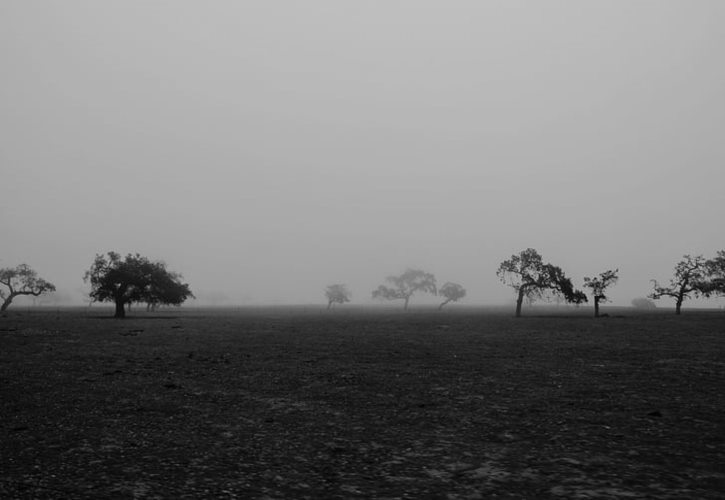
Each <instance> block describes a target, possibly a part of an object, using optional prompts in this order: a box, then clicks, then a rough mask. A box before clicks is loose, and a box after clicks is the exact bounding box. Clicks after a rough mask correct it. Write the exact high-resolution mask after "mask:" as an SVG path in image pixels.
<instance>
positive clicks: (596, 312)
mask: <svg viewBox="0 0 725 500" xmlns="http://www.w3.org/2000/svg"><path fill="white" fill-rule="evenodd" d="M594 317H595V318H598V317H599V297H598V296H595V297H594Z"/></svg>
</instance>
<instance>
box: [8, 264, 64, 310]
mask: <svg viewBox="0 0 725 500" xmlns="http://www.w3.org/2000/svg"><path fill="white" fill-rule="evenodd" d="M0 285H4V286H5V287H6V289H7V290H3V289H0V299H2V301H3V303H2V305H1V306H0V311H4V310H6V309H7V308H8V307H10V304H11V303H12V302H13V299H14V298H15V297H17V296H18V295H31V296H33V297H37V296H39V295H41V294H44V293H47V292H54V291H55V285H53V284H52V283H50V282H48V281H45V280H44V279H42V278H39V277H38V273H37V272H35V270H33V269H32V268H31V267H30V266H29V265H27V264H20V265H19V266H17V267H5V268H3V269H0Z"/></svg>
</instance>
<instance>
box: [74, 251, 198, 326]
mask: <svg viewBox="0 0 725 500" xmlns="http://www.w3.org/2000/svg"><path fill="white" fill-rule="evenodd" d="M83 281H85V282H90V284H91V291H90V293H89V296H90V297H91V298H92V299H93V300H94V301H98V302H113V303H115V305H116V313H115V315H114V316H115V317H116V318H123V317H125V316H126V311H125V307H124V306H126V305H127V304H131V303H132V302H145V303H146V304H149V305H151V306H152V307H156V306H158V305H159V304H173V305H179V304H181V303H182V302H184V301H185V300H186V299H187V298H190V297H193V296H194V295H193V294H192V293H191V290H189V285H187V284H186V283H182V282H181V275H180V274H178V273H174V272H170V271H167V270H166V264H164V263H163V262H152V261H150V260H149V259H147V258H146V257H142V256H141V255H139V254H128V255H127V256H126V257H125V258H123V259H122V258H121V256H120V255H119V254H118V253H116V252H108V254H107V256H104V255H102V254H98V255H96V258H95V260H94V262H93V265H92V266H91V268H90V269H89V270H88V271H86V273H85V275H84V276H83Z"/></svg>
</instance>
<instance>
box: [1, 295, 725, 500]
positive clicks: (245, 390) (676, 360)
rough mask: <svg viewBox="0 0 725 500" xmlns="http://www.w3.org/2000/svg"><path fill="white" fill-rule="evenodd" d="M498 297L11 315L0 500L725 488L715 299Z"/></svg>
mask: <svg viewBox="0 0 725 500" xmlns="http://www.w3.org/2000/svg"><path fill="white" fill-rule="evenodd" d="M567 311H568V310H567ZM512 312H513V311H509V310H506V311H503V312H501V311H496V310H485V309H479V310H475V309H467V310H460V309H451V310H449V311H443V312H438V311H429V310H418V311H412V312H410V313H407V314H403V313H401V312H398V311H391V310H380V311H374V312H373V311H363V310H355V309H352V308H351V309H344V308H343V309H340V310H338V311H332V312H327V311H323V310H319V309H316V308H307V309H290V310H285V309H282V308H266V309H265V308H256V309H245V310H222V311H213V310H197V311H193V310H192V311H188V310H173V311H161V312H158V313H155V314H147V313H145V312H132V316H131V317H129V318H128V319H126V320H113V319H110V318H106V317H105V316H104V315H106V314H110V313H111V311H110V310H103V311H100V310H88V311H86V310H81V309H77V310H61V311H57V312H56V311H40V312H32V311H31V312H29V311H12V310H10V311H8V314H7V315H6V316H5V317H0V397H1V398H2V405H1V406H0V440H1V443H0V444H1V446H0V497H1V498H101V497H112V498H199V497H215V498H312V499H317V498H422V497H426V498H450V499H458V498H460V499H464V498H470V499H475V498H492V497H495V498H532V499H534V498H617V497H622V498H672V499H675V498H678V499H681V498H703V499H707V498H711V499H715V498H722V495H723V491H725V466H724V465H723V464H725V417H724V415H725V314H723V313H722V312H721V311H711V312H704V311H700V312H691V311H685V312H684V314H683V316H681V317H676V316H674V315H673V314H672V312H671V311H667V313H666V314H665V313H663V312H656V313H648V314H641V313H639V314H637V313H635V312H634V311H632V310H621V311H618V312H617V314H616V315H614V314H613V315H612V317H608V318H600V319H597V320H595V319H594V318H590V317H589V316H585V315H583V314H580V313H577V314H573V315H570V316H559V315H556V314H553V313H549V314H547V315H540V316H536V317H534V316H529V317H524V318H520V319H514V318H512V317H511V314H512ZM607 312H610V313H611V311H609V310H608V311H607ZM529 314H531V312H530V311H529Z"/></svg>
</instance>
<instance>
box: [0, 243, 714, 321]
mask: <svg viewBox="0 0 725 500" xmlns="http://www.w3.org/2000/svg"><path fill="white" fill-rule="evenodd" d="M618 273H619V270H618V269H610V270H606V271H604V272H601V273H599V274H598V275H596V276H594V277H588V276H587V277H585V278H584V283H583V288H588V289H589V294H590V295H591V297H592V299H593V301H594V316H595V317H598V316H599V307H600V304H601V303H603V302H607V301H608V298H607V295H606V291H607V289H608V288H609V287H611V286H612V285H614V284H615V283H616V282H617V281H618V279H619V276H618ZM496 276H497V277H498V278H499V280H500V281H501V282H502V283H504V284H505V285H508V286H510V287H511V288H513V290H514V292H515V295H516V310H515V315H516V317H519V316H521V311H522V305H523V302H524V300H527V301H529V302H534V301H535V300H538V299H551V298H557V299H563V300H564V301H566V302H567V303H572V304H582V303H586V302H589V300H588V298H587V294H586V293H584V292H583V291H581V290H578V289H576V288H575V287H574V285H573V283H572V281H571V279H570V278H568V277H567V276H566V274H565V273H564V271H563V270H562V269H561V268H560V267H559V266H555V265H553V264H551V263H547V262H544V261H543V259H542V257H541V255H540V254H539V253H538V252H537V251H536V250H535V249H533V248H527V249H526V250H523V251H521V252H519V253H518V254H514V255H512V256H511V257H510V258H509V259H506V260H504V261H503V262H501V264H500V265H499V267H498V269H497V271H496ZM182 279H183V278H182V275H181V274H179V273H177V272H173V271H169V270H168V269H166V264H165V263H164V262H162V261H151V260H149V259H148V258H146V257H143V256H141V255H139V254H138V253H136V254H130V253H129V254H128V255H126V256H125V257H121V255H120V254H118V253H117V252H107V254H106V255H103V254H97V255H96V257H95V259H94V261H93V264H92V265H91V267H90V268H89V269H88V270H87V271H86V272H85V273H84V275H83V280H84V281H85V282H86V283H89V284H90V286H91V291H90V292H89V294H88V295H89V298H90V299H91V302H112V303H113V304H115V313H114V317H116V318H123V317H125V315H126V309H127V308H130V306H131V304H133V303H144V304H146V307H147V309H149V310H155V309H156V308H158V307H159V306H161V305H177V306H178V305H181V304H182V303H183V302H185V301H186V300H187V299H189V298H194V295H193V293H192V292H191V289H190V288H189V285H188V284H187V283H183V282H182ZM651 282H652V286H653V291H652V293H650V294H649V295H648V298H649V299H652V300H658V299H660V298H662V297H671V298H673V299H674V300H675V314H678V315H679V314H680V313H681V309H682V304H683V302H684V301H685V300H687V299H689V298H692V297H712V296H725V250H719V251H718V252H717V253H716V255H715V257H713V258H712V259H706V258H705V257H703V256H702V255H697V256H692V255H689V254H687V255H684V256H683V257H682V260H680V261H679V262H678V263H677V264H676V265H675V268H674V273H673V276H672V278H670V281H669V283H668V284H666V285H663V284H660V282H658V281H657V280H651ZM0 285H2V286H3V287H4V288H0V300H2V304H1V305H0V312H2V311H5V310H6V309H7V308H8V307H9V306H10V304H11V303H12V302H13V299H14V298H15V297H18V296H21V295H27V296H33V297H38V296H40V295H43V294H46V293H50V292H53V291H55V286H54V285H53V284H52V283H50V282H48V281H46V280H44V279H42V278H40V277H39V276H38V273H37V272H36V271H35V270H34V269H32V268H31V267H30V266H28V265H27V264H20V265H19V266H17V267H14V268H13V267H7V268H2V269H0ZM324 293H325V297H326V299H327V301H328V303H327V308H328V309H330V308H332V307H333V306H334V305H336V304H344V303H347V302H350V301H351V293H350V291H349V289H348V288H347V286H346V285H345V284H342V283H336V284H333V285H329V286H328V287H327V288H326V289H325V291H324ZM416 293H428V294H432V295H435V296H440V297H442V298H443V299H444V300H443V302H441V303H440V304H439V306H438V308H439V309H442V308H443V307H444V306H445V305H446V304H449V303H451V302H457V301H459V300H461V299H462V298H464V297H465V296H466V289H465V288H464V287H463V286H462V285H460V284H458V283H453V282H446V283H445V284H443V285H442V286H441V287H440V288H438V287H437V283H436V278H435V276H434V275H433V274H431V273H428V272H425V271H423V270H420V269H406V270H405V271H404V272H403V273H402V274H400V275H393V276H388V277H387V278H386V279H385V284H381V285H380V286H378V287H377V288H376V289H375V290H373V292H372V297H373V298H375V299H381V300H402V301H403V309H404V310H407V309H408V306H409V303H410V300H411V298H412V297H413V296H414V295H415V294H416ZM646 300H647V299H635V301H638V304H641V305H645V303H644V302H642V301H646ZM635 301H633V305H635V306H637V305H638V304H635Z"/></svg>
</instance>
